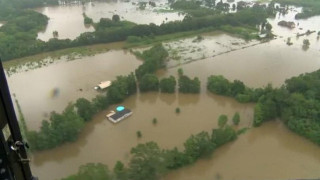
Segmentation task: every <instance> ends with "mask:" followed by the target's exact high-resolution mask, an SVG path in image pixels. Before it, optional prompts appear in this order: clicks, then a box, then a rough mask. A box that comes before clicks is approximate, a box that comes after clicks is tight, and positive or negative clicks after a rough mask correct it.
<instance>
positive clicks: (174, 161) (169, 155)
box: [164, 148, 191, 169]
mask: <svg viewBox="0 0 320 180" xmlns="http://www.w3.org/2000/svg"><path fill="white" fill-rule="evenodd" d="M164 159H165V160H164V162H165V164H166V168H167V169H178V168H180V167H183V166H185V165H188V164H189V163H190V162H191V160H190V159H189V158H188V156H186V155H185V154H184V153H183V152H180V151H178V149H177V148H174V149H171V150H165V151H164Z"/></svg>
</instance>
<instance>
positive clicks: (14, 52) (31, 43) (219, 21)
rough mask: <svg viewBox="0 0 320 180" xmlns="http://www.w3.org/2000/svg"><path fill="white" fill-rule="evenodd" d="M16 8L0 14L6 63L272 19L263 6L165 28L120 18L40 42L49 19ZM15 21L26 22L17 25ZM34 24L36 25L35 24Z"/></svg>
mask: <svg viewBox="0 0 320 180" xmlns="http://www.w3.org/2000/svg"><path fill="white" fill-rule="evenodd" d="M48 1H49V0H48ZM1 7H2V6H1ZM4 7H10V6H4ZM15 8H16V6H14V7H13V10H11V11H10V10H8V9H5V10H4V11H3V12H7V11H10V13H9V14H11V16H7V14H8V13H6V14H4V15H3V16H1V15H0V16H1V18H2V19H6V21H7V23H6V24H5V25H4V26H3V27H1V28H0V37H1V38H0V39H1V41H0V47H1V48H0V56H1V57H2V59H3V60H10V59H14V58H18V57H23V56H28V55H33V54H37V53H40V52H45V51H52V50H58V49H64V48H69V47H76V46H83V45H91V44H97V43H108V42H115V41H124V40H127V39H128V38H129V37H133V36H135V37H153V36H156V35H165V34H172V33H177V32H185V31H193V30H199V29H203V28H209V27H212V28H216V29H219V28H220V27H222V26H226V25H228V26H230V27H238V26H243V27H253V28H254V27H256V26H257V25H260V24H261V23H263V22H264V21H265V19H266V18H267V16H268V13H267V9H266V8H265V7H263V6H257V7H254V8H250V9H244V10H242V11H239V12H237V13H235V14H224V13H218V14H214V15H210V16H203V17H197V18H194V17H189V16H187V17H189V18H185V19H184V20H183V21H174V22H168V23H165V24H161V25H155V24H152V23H151V24H149V25H136V24H134V23H130V22H126V21H119V19H118V18H117V16H115V17H114V18H113V20H111V19H106V18H102V19H101V20H100V21H99V22H98V23H96V24H94V27H95V29H96V31H94V32H86V33H82V34H81V35H80V36H79V37H77V38H76V39H75V40H73V41H71V40H69V39H64V40H59V39H57V38H52V39H50V40H49V41H48V42H43V41H41V40H37V32H38V31H39V30H40V29H42V28H44V27H45V25H46V23H47V18H46V17H45V16H43V15H41V14H40V13H37V12H34V11H31V10H23V9H22V10H20V9H15ZM0 12H1V11H0ZM28 14H32V15H28ZM10 17H12V18H10ZM14 19H24V20H23V21H22V20H21V21H19V22H17V21H15V20H14ZM33 21H34V23H32V22H33ZM85 21H88V22H89V21H90V20H89V19H85ZM20 22H22V23H20ZM6 29H7V31H9V29H10V32H16V33H15V34H8V33H6ZM229 29H230V28H229ZM26 30H28V31H26ZM246 36H247V37H248V36H249V35H248V34H246ZM150 66H152V65H150ZM147 69H149V68H147ZM148 73H150V72H148ZM139 77H142V75H141V76H140V75H139Z"/></svg>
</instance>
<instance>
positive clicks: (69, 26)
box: [35, 0, 184, 41]
mask: <svg viewBox="0 0 320 180" xmlns="http://www.w3.org/2000/svg"><path fill="white" fill-rule="evenodd" d="M137 2H138V1H137ZM137 2H136V1H133V2H121V1H119V2H90V3H86V4H85V5H79V4H73V5H60V6H49V7H43V8H37V9H35V10H36V11H38V12H40V13H42V14H44V15H46V16H48V17H49V18H50V20H49V22H48V25H47V27H46V29H45V30H44V31H42V32H40V33H38V39H41V40H44V41H48V40H49V39H50V38H53V34H52V33H53V31H58V33H59V37H58V38H59V39H66V38H69V39H75V38H76V37H78V36H79V35H80V34H81V33H84V32H92V31H94V28H93V27H92V26H85V25H84V22H83V21H84V20H83V19H84V18H83V15H82V14H83V13H86V15H87V16H89V17H90V18H92V19H93V21H94V22H99V20H100V18H112V16H113V15H114V14H118V15H119V16H120V19H121V20H127V21H131V22H134V23H137V24H149V23H154V24H157V25H160V24H162V23H163V22H169V21H175V20H182V19H183V18H184V15H182V14H180V13H178V12H171V11H168V10H169V9H168V8H169V7H168V5H167V4H166V2H167V1H164V0H162V1H157V2H156V5H157V6H156V7H155V8H153V7H150V6H149V5H148V6H147V7H146V9H145V10H139V9H138V5H137V4H136V3H137ZM133 3H135V4H133Z"/></svg>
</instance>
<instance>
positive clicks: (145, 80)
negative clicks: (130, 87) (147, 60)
mask: <svg viewBox="0 0 320 180" xmlns="http://www.w3.org/2000/svg"><path fill="white" fill-rule="evenodd" d="M139 88H140V91H141V92H147V91H159V79H158V77H157V76H156V75H154V74H145V75H143V76H142V78H141V79H140V82H139Z"/></svg>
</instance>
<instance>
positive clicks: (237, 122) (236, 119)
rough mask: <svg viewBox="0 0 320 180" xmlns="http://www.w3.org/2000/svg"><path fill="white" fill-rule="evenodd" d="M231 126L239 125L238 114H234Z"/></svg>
mask: <svg viewBox="0 0 320 180" xmlns="http://www.w3.org/2000/svg"><path fill="white" fill-rule="evenodd" d="M232 121H233V124H234V125H239V123H240V114H239V113H238V112H236V113H235V114H234V116H233V118H232Z"/></svg>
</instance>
